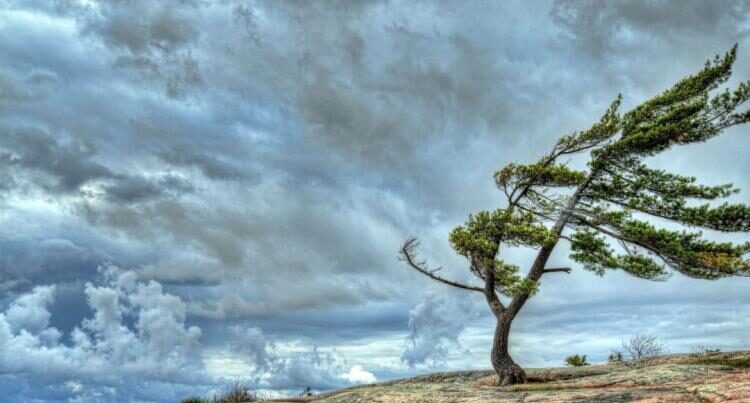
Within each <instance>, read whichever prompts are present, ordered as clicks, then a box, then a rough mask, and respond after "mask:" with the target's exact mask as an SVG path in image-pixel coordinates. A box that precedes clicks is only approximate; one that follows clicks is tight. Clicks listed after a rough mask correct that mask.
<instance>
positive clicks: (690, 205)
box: [400, 45, 750, 385]
mask: <svg viewBox="0 0 750 403" xmlns="http://www.w3.org/2000/svg"><path fill="white" fill-rule="evenodd" d="M736 50H737V46H736V45H735V46H734V48H732V50H731V51H730V52H728V53H727V54H726V55H724V57H719V56H717V57H716V58H715V59H714V60H713V62H711V61H709V62H707V63H706V65H705V67H704V68H703V69H702V70H700V71H699V72H698V73H696V74H695V75H692V76H688V77H686V78H684V79H683V80H681V81H679V82H678V83H677V84H675V85H674V86H673V87H672V88H671V89H669V90H667V91H665V92H663V93H662V94H660V95H657V96H656V97H654V98H652V99H650V100H649V101H647V102H645V103H643V104H641V105H639V106H637V107H636V108H634V109H633V110H631V111H629V112H627V113H625V114H623V115H620V114H619V113H618V107H619V105H620V100H621V97H620V96H618V97H617V99H616V100H615V101H614V102H613V103H612V104H611V106H610V107H609V109H607V111H606V112H605V113H604V115H603V116H602V118H601V119H600V120H599V122H597V123H595V124H594V125H593V126H592V127H591V128H590V129H588V130H585V131H582V132H576V133H573V134H571V135H566V136H563V137H562V138H560V139H559V140H558V141H557V142H556V144H555V145H554V147H553V148H552V150H551V151H550V152H549V153H547V154H546V155H544V156H543V157H542V158H541V159H540V160H538V161H537V162H534V163H532V164H527V165H523V164H515V163H513V164H509V165H507V166H505V167H504V168H502V169H501V170H499V171H498V172H496V173H495V176H494V177H495V182H496V183H497V187H498V188H499V189H500V190H501V191H502V192H503V193H504V194H505V196H506V197H507V205H505V206H504V207H502V208H500V209H497V210H494V211H480V212H478V213H476V214H473V215H470V216H469V218H468V220H467V221H466V223H465V224H464V225H462V226H458V227H456V228H455V229H454V230H453V231H452V232H451V234H450V243H451V245H452V246H453V248H454V249H455V251H456V252H457V253H458V254H459V255H461V256H463V257H465V258H466V259H467V260H468V263H469V270H470V271H471V273H472V274H473V275H474V276H476V277H478V278H479V279H480V280H481V282H482V284H483V285H482V286H473V285H470V284H463V283H459V282H456V281H451V280H448V279H446V278H444V277H441V276H440V275H438V274H437V273H436V272H437V269H431V268H430V267H429V266H427V264H426V263H425V262H424V261H423V260H420V259H419V257H418V256H417V253H416V247H417V246H418V241H417V239H416V238H411V239H409V240H407V241H406V242H405V243H404V245H403V246H402V248H401V251H400V256H401V258H402V259H403V260H404V261H405V262H406V263H407V264H408V265H409V266H410V267H412V268H414V269H415V270H417V271H419V272H420V273H422V274H424V275H426V276H428V277H430V278H432V279H433V280H436V281H439V282H441V283H444V284H448V285H450V286H453V287H457V288H461V289H464V290H469V291H477V292H480V293H482V294H484V297H485V299H486V300H487V304H488V305H489V307H490V309H491V310H492V313H493V314H494V315H495V317H496V318H497V325H496V328H495V335H494V339H493V345H492V352H491V356H490V358H491V361H492V366H493V368H494V369H495V371H496V372H497V375H498V377H499V379H498V381H499V384H500V385H509V384H514V383H522V382H525V381H526V375H525V372H524V370H523V369H522V368H521V367H519V366H518V365H517V364H516V363H515V362H514V361H513V359H512V358H511V356H510V354H509V352H508V336H509V333H510V329H511V324H512V323H513V319H514V318H515V317H516V316H517V315H518V312H519V311H520V310H521V308H523V306H524V304H525V303H526V301H528V300H529V298H530V297H532V296H533V295H534V294H535V293H536V292H537V290H538V289H539V284H540V280H541V278H542V276H544V275H545V274H547V273H552V272H566V273H570V269H569V268H550V267H547V261H548V260H549V258H550V255H551V254H552V251H553V249H554V248H555V246H556V245H557V244H558V242H560V241H561V240H562V241H567V242H569V243H570V258H571V259H572V260H573V261H575V262H578V263H580V264H581V266H582V267H583V269H585V270H589V271H592V272H594V273H596V274H597V275H600V276H602V275H604V273H605V272H606V271H607V270H616V269H619V270H623V271H625V272H626V273H628V274H630V275H633V276H635V277H639V278H643V279H647V280H664V279H666V278H667V277H668V276H669V275H670V274H671V273H670V271H669V270H668V269H671V270H674V271H677V272H680V273H682V274H684V275H686V276H689V277H694V278H700V279H708V280H714V279H719V278H722V277H728V276H740V275H749V274H750V262H748V261H746V260H744V259H743V256H744V255H745V254H746V253H748V252H750V243H745V244H741V245H739V244H732V243H729V242H714V241H711V240H708V239H706V238H704V237H703V234H702V233H701V232H700V231H696V230H692V231H688V230H686V229H682V230H672V229H665V228H659V227H657V226H656V225H655V222H660V221H671V222H673V223H676V224H680V225H681V226H684V227H696V228H704V229H709V230H715V231H722V232H750V207H748V206H746V205H744V204H728V203H723V204H717V203H713V204H711V203H707V202H703V203H701V202H700V201H701V200H704V201H711V200H716V199H720V198H726V197H728V196H730V195H732V194H734V193H736V192H738V190H737V189H735V188H734V187H733V186H732V185H731V184H726V185H718V186H710V185H701V184H698V183H696V181H695V178H692V177H688V176H682V175H679V174H676V173H672V172H668V171H665V170H660V169H654V168H652V167H649V166H648V165H647V164H645V163H644V161H645V160H646V159H647V158H648V157H651V156H654V155H656V154H658V153H661V152H663V151H666V150H668V149H670V148H671V147H672V146H675V145H684V144H691V143H699V142H703V141H706V140H708V139H710V138H712V137H715V136H717V135H719V134H720V133H721V132H722V131H723V130H724V129H726V128H728V127H731V126H734V125H738V124H741V123H745V122H748V121H749V120H750V111H744V112H737V111H736V109H737V108H738V107H739V106H740V105H741V104H742V103H744V102H745V101H747V100H748V98H750V82H743V83H741V84H739V86H738V87H737V88H736V89H734V90H731V91H730V90H729V89H725V90H723V91H715V90H717V89H718V88H719V86H721V85H722V84H724V83H725V82H726V81H727V80H728V79H729V77H730V75H731V69H732V64H733V63H734V60H735V57H736ZM710 94H713V95H710ZM578 153H584V154H585V155H588V156H589V160H588V164H587V167H588V168H587V169H585V170H577V169H573V168H571V167H570V166H568V165H569V164H568V160H569V159H570V156H572V155H573V154H578ZM649 218H651V219H649ZM672 227H673V226H672ZM610 244H615V245H619V246H618V247H617V248H616V249H615V248H613V247H612V246H610ZM501 245H505V246H525V247H532V248H534V249H538V253H537V254H536V258H535V259H534V261H533V263H531V265H530V267H529V268H528V272H527V273H526V275H525V276H521V275H520V273H519V267H518V266H516V265H513V264H509V263H506V262H504V261H503V260H501V259H500V258H499V253H500V251H501V248H500V247H501Z"/></svg>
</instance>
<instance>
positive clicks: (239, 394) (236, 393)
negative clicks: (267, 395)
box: [180, 382, 261, 403]
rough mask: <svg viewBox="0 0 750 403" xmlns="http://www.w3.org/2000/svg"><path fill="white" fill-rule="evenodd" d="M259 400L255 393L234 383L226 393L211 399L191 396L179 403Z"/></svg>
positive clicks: (223, 402)
mask: <svg viewBox="0 0 750 403" xmlns="http://www.w3.org/2000/svg"><path fill="white" fill-rule="evenodd" d="M260 400H261V398H260V397H259V396H258V394H257V393H255V392H252V391H251V390H250V389H249V388H247V387H245V386H243V385H242V384H240V383H239V382H236V383H235V384H234V385H232V386H230V387H228V388H227V390H226V391H224V392H223V393H220V394H218V395H214V397H212V398H211V399H203V398H200V397H196V396H192V397H188V398H186V399H182V400H180V403H245V402H258V401H260Z"/></svg>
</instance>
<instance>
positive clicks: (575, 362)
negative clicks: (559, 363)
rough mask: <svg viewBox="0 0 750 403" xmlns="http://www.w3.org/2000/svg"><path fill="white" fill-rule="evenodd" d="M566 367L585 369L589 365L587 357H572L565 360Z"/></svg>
mask: <svg viewBox="0 0 750 403" xmlns="http://www.w3.org/2000/svg"><path fill="white" fill-rule="evenodd" d="M565 365H567V366H569V367H583V366H586V365H589V363H588V362H586V356H585V355H578V354H576V355H571V356H569V357H567V358H566V359H565Z"/></svg>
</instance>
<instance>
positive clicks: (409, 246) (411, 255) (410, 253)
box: [399, 238, 484, 293]
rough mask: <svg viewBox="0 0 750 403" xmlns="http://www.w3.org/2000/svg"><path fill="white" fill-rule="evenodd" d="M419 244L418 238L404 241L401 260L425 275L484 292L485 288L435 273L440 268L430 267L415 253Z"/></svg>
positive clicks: (458, 286)
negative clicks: (419, 259) (418, 259)
mask: <svg viewBox="0 0 750 403" xmlns="http://www.w3.org/2000/svg"><path fill="white" fill-rule="evenodd" d="M417 246H419V240H417V238H409V239H407V240H406V242H404V245H403V246H401V250H400V251H399V255H400V257H399V260H402V261H404V262H406V263H407V264H408V265H409V266H411V268H412V269H414V270H416V271H418V272H420V273H422V274H424V275H425V276H427V277H429V278H431V279H433V280H436V281H439V282H441V283H443V284H448V285H452V286H453V287H457V288H461V289H464V290H470V291H479V292H481V293H484V289H482V288H480V287H474V286H470V285H466V284H461V283H458V282H455V281H451V280H448V279H445V278H442V277H440V276H438V275H436V274H435V272H437V271H438V270H440V268H437V269H429V268H428V267H427V265H426V264H425V262H418V261H417V260H416V259H417V255H416V253H415V249H416V248H417Z"/></svg>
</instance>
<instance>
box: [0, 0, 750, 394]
mask: <svg viewBox="0 0 750 403" xmlns="http://www.w3.org/2000/svg"><path fill="white" fill-rule="evenodd" d="M749 13H750V8H749V7H748V6H747V5H746V4H745V3H744V2H740V1H737V2H731V1H727V2H721V3H707V2H701V1H686V2H682V1H681V2H669V1H658V2H645V1H626V2H617V3H614V2H613V3H605V2H598V1H592V2H579V1H565V0H559V1H550V2H543V3H535V4H534V5H529V4H526V3H525V2H521V1H517V2H503V3H492V2H485V1H461V2H459V1H455V2H453V1H449V2H439V3H437V2H427V1H385V0H384V1H375V0H373V1H364V0H363V1H334V2H330V1H306V2H295V1H243V0H227V1H192V0H169V1H161V2H153V1H147V0H129V1H105V0H94V1H83V0H65V1H50V2H48V1H16V0H4V1H3V0H0V60H2V63H1V64H0V223H1V224H2V225H0V292H1V293H2V294H0V295H1V297H0V302H2V304H3V305H2V307H0V308H2V309H0V312H2V316H0V328H1V329H0V333H2V335H0V337H2V340H1V341H0V343H2V344H1V346H2V347H1V348H2V350H0V353H3V354H0V356H7V353H9V352H12V353H13V354H16V353H18V354H21V353H22V352H23V356H24V357H26V359H24V360H15V361H2V362H1V363H0V374H2V375H0V392H2V393H3V395H4V396H13V397H15V398H16V399H17V400H24V399H37V400H40V401H86V402H97V401H139V402H140V401H143V402H150V401H154V402H155V401H159V402H163V401H170V400H177V399H178V398H179V397H184V396H186V395H189V394H193V393H209V392H211V391H213V390H216V389H217V388H220V387H222V386H223V385H222V383H224V382H227V380H232V379H244V380H246V381H247V382H248V383H249V384H250V385H252V386H253V387H256V388H259V389H264V390H268V391H285V392H289V393H298V392H300V391H301V390H302V389H304V388H305V387H307V386H311V387H313V388H315V389H316V390H322V389H328V388H334V387H340V386H345V385H351V384H352V383H357V382H367V381H372V380H373V379H377V380H384V379H390V378H394V377H398V376H407V375H412V374H416V373H421V372H425V371H432V370H442V369H467V368H485V367H488V366H489V362H488V360H487V353H488V351H489V348H490V338H491V335H492V331H493V324H492V317H491V316H490V315H489V312H487V311H486V310H485V309H484V307H483V305H482V304H483V301H482V300H481V298H479V297H480V296H471V295H464V294H460V293H453V292H449V291H448V290H445V289H444V288H442V287H440V285H439V284H431V283H430V281H429V280H428V279H426V278H423V277H421V276H420V275H419V274H418V273H416V272H413V271H409V270H408V269H407V268H406V267H404V266H403V265H402V264H401V263H400V262H398V261H397V251H398V248H399V246H400V244H401V243H402V242H403V241H404V240H405V239H406V238H407V237H409V236H419V237H420V239H421V241H422V250H421V252H422V254H423V257H424V258H425V259H427V260H428V261H429V262H430V263H431V264H434V265H436V266H437V265H440V266H442V267H444V269H443V271H441V273H442V274H443V275H445V276H446V277H450V278H453V279H457V280H461V281H467V282H471V281H473V279H471V277H470V274H469V273H468V272H467V271H466V270H465V262H464V261H462V259H460V258H459V257H457V256H456V255H455V254H454V253H453V252H452V251H451V249H450V246H449V244H448V242H447V234H448V232H449V231H450V229H451V228H452V227H454V226H455V225H457V224H460V223H461V222H463V221H464V220H465V218H466V216H467V215H468V214H469V213H471V212H475V211H477V210H480V209H492V208H495V207H497V206H499V204H500V203H501V198H500V194H499V192H497V190H496V189H495V188H494V182H493V179H492V174H493V172H495V170H497V169H498V168H500V167H502V166H503V165H504V164H507V163H509V162H512V161H520V162H529V161H532V160H534V159H535V158H536V157H538V156H539V155H540V154H541V153H543V152H544V151H545V150H547V149H548V148H549V147H550V146H551V145H552V144H553V142H554V140H555V139H556V138H557V137H559V136H560V135H563V134H569V133H571V132H573V131H575V130H580V129H584V128H587V127H589V126H590V125H591V123H592V122H593V121H595V120H596V119H597V118H598V116H600V114H601V112H602V111H604V110H605V108H606V107H607V106H608V105H609V103H610V102H611V101H612V99H614V98H615V97H616V96H617V94H619V93H621V94H622V95H623V107H624V108H625V109H627V108H630V107H632V106H633V105H636V104H637V103H638V102H641V101H643V100H645V99H646V98H647V97H649V96H651V95H653V94H656V93H659V92H660V91H662V90H663V89H665V88H666V87H668V86H669V85H670V84H671V83H673V82H674V81H676V80H678V79H680V78H681V77H683V76H684V75H686V74H690V73H692V72H693V71H695V70H697V69H699V68H701V67H702V66H703V63H704V62H705V60H706V59H708V58H711V57H713V55H715V54H717V53H723V52H724V51H726V50H728V49H729V48H730V47H731V46H732V45H733V44H734V43H738V44H739V50H738V52H739V53H738V54H739V56H738V60H737V62H736V65H735V73H734V77H735V78H733V80H735V81H737V80H747V79H750V46H748V43H747V42H748V40H747V36H748V27H750V25H748V21H749V20H748V14H749ZM746 130H748V129H746V128H744V127H739V128H735V129H732V130H730V131H729V132H728V133H727V134H726V135H724V136H721V137H719V138H716V139H713V140H712V141H710V142H708V143H706V144H700V145H696V146H692V147H689V148H684V149H679V150H675V151H673V152H670V153H669V154H668V155H665V156H662V157H658V158H654V159H653V161H650V164H651V165H652V166H654V167H664V168H670V169H674V170H679V171H681V172H683V173H685V174H688V175H693V176H696V177H697V178H698V180H699V181H701V182H704V183H707V184H719V183H724V182H733V183H734V184H735V185H736V186H738V187H739V188H743V189H745V191H743V192H741V193H739V194H738V195H736V196H734V198H735V201H747V189H748V187H750V180H748V178H747V176H746V175H744V172H747V170H748V169H749V168H750V159H748V157H747V155H746V154H747V153H746V152H745V150H746V149H747V147H745V146H744V145H743V144H745V142H746V140H747V136H745V135H744V134H745V131H746ZM710 236H713V237H716V238H722V237H725V235H722V234H710ZM563 249H564V248H561V249H560V250H557V251H556V252H555V254H554V256H553V261H552V262H551V264H554V265H560V266H563V265H565V266H568V265H572V263H571V262H570V261H569V260H568V259H567V257H566V255H567V253H566V251H565V250H563ZM531 256H532V251H529V250H510V251H509V255H508V256H507V259H506V260H508V261H512V262H513V263H517V264H520V265H521V266H522V267H523V265H524V263H525V262H528V259H529V258H530V257H531ZM115 267H119V268H122V269H113V268H115ZM102 268H104V269H102ZM748 286H750V283H748V281H747V279H738V280H732V281H729V280H720V281H716V282H698V281H694V280H689V279H684V278H681V277H679V276H675V277H674V278H673V279H671V280H670V281H669V282H667V283H660V284H652V283H645V282H643V281H639V280H636V279H632V278H628V277H626V276H621V275H620V274H618V273H614V274H612V275H608V276H607V277H605V278H604V279H601V278H598V277H596V276H593V275H591V274H590V273H585V272H583V271H581V270H574V272H573V274H572V275H570V276H567V275H564V274H559V275H555V276H549V278H547V277H545V280H544V283H543V284H542V289H541V292H540V294H539V295H538V296H537V297H535V298H534V299H533V300H532V301H531V302H530V304H529V306H528V307H527V309H525V310H524V311H523V313H522V314H521V315H520V316H519V321H518V322H517V325H515V328H514V329H515V331H516V333H515V334H514V335H513V339H512V344H513V346H512V348H513V350H514V351H515V353H516V356H517V358H518V360H519V361H520V362H521V363H523V364H525V365H558V364H560V363H561V362H562V359H563V357H565V356H566V355H570V354H574V353H581V354H588V355H589V357H591V358H592V360H604V359H605V358H606V354H608V353H609V350H610V349H611V348H616V347H617V346H619V341H620V339H621V338H625V337H628V336H629V335H631V334H633V333H637V332H641V333H644V332H652V333H656V334H657V335H658V336H659V337H661V338H662V339H664V340H665V341H666V342H667V344H668V345H669V347H670V350H672V351H679V350H680V349H683V350H684V349H688V348H689V345H690V344H691V343H696V344H697V343H702V344H704V345H715V346H719V347H721V348H724V349H732V348H742V347H744V348H747V347H748V343H750V340H748V339H747V337H746V336H743V334H746V332H747V326H750V324H748V323H747V321H745V320H743V319H742V317H746V316H747V315H746V313H747V311H748V309H750V300H749V299H748V297H747V295H748V293H747V287H748ZM550 307H554V311H553V312H551V311H550ZM467 312H468V313H467ZM743 315H744V316H743ZM156 318H166V319H163V321H157V320H156ZM685 318H689V324H688V325H687V327H686V326H685V325H684V323H683V322H681V321H684V320H685ZM3 329H4V330H3ZM551 334H554V335H555V337H554V340H552V339H551V338H550V335H551ZM581 334H583V335H585V336H580V335H581ZM157 359H158V360H161V361H164V362H166V363H168V365H157V364H156V360H157ZM47 360H48V361H49V362H50V363H52V364H54V365H51V366H45V365H42V363H43V362H47ZM84 361H86V362H90V363H91V365H89V366H86V365H83V364H82V363H83V362H84ZM102 374H109V375H108V376H104V375H102ZM114 379H120V380H119V381H115V380H114ZM76 399H77V400H76Z"/></svg>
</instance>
